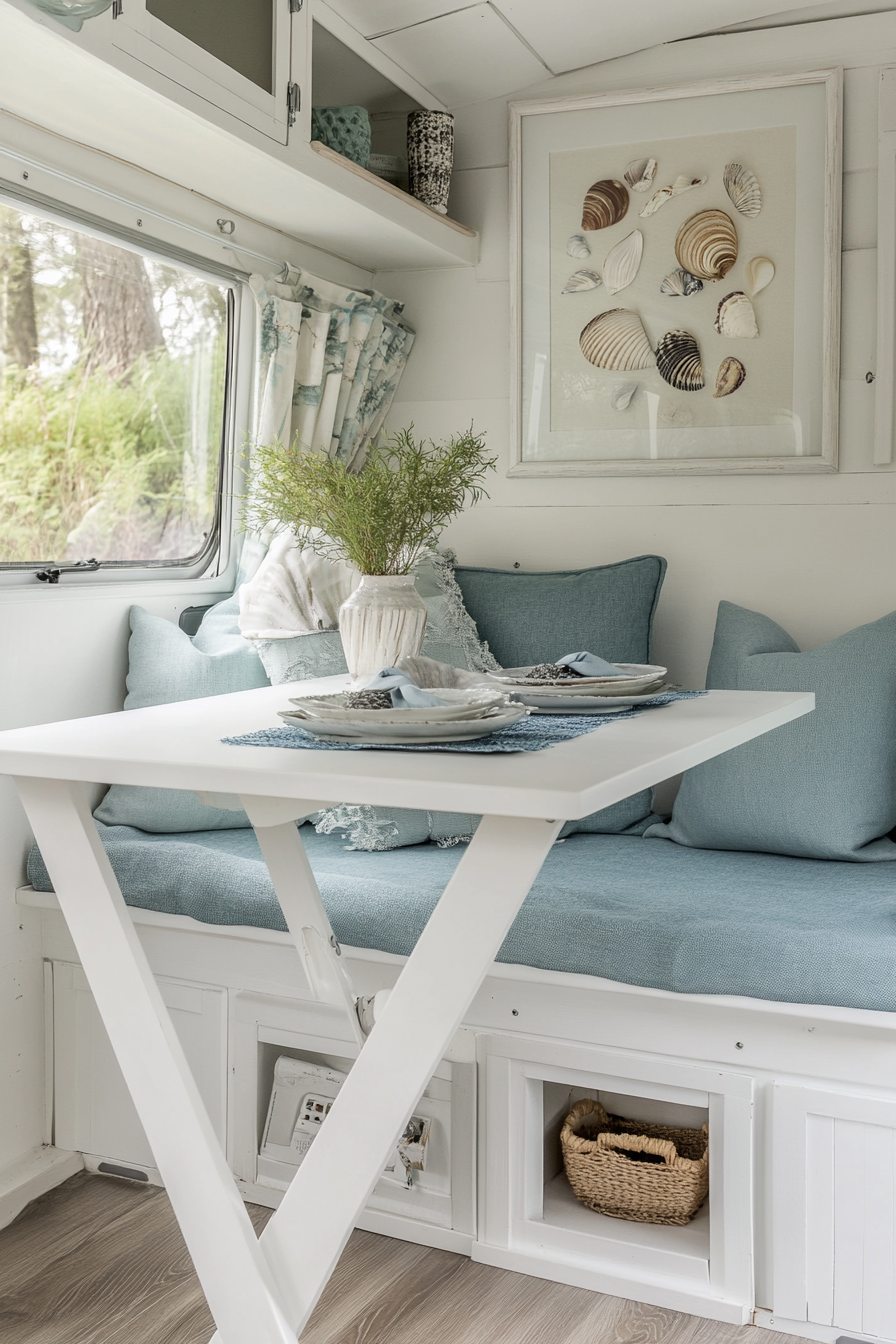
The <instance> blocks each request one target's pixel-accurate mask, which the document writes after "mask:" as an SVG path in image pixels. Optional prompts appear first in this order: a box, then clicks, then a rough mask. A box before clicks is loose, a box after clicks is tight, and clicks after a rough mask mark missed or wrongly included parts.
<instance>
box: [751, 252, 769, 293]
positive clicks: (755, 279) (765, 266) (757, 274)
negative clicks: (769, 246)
mask: <svg viewBox="0 0 896 1344" xmlns="http://www.w3.org/2000/svg"><path fill="white" fill-rule="evenodd" d="M774 278H775V263H774V262H773V261H769V259H768V257H752V258H751V259H750V261H748V262H747V288H748V289H749V291H750V295H751V297H752V298H754V299H755V297H756V295H757V294H758V293H759V292H760V291H761V290H763V289H765V287H766V285H770V284H771V282H772V281H773V280H774Z"/></svg>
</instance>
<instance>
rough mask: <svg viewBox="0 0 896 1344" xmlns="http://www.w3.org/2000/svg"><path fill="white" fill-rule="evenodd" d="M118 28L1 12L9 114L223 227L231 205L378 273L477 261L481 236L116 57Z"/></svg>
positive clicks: (0, 56)
mask: <svg viewBox="0 0 896 1344" xmlns="http://www.w3.org/2000/svg"><path fill="white" fill-rule="evenodd" d="M111 24H112V19H111V11H107V13H106V14H105V15H102V16H100V17H99V18H97V19H92V20H90V21H89V22H87V23H85V25H84V28H83V29H82V32H81V33H80V34H72V33H68V32H67V31H66V30H64V29H62V28H60V27H59V26H58V25H57V24H55V23H54V22H53V20H52V19H47V18H43V17H42V16H39V15H38V16H33V11H29V12H28V13H25V12H23V11H22V10H20V9H19V8H17V7H16V5H15V4H14V3H4V4H3V5H2V6H0V84H2V87H3V104H4V108H5V110H7V111H8V112H12V113H14V114H15V115H16V116H18V117H22V118H25V119H27V120H29V121H32V122H34V123H36V124H38V125H40V126H43V127H45V128H46V129H47V130H50V131H53V132H55V133H56V134H58V135H60V136H64V137H66V138H67V139H68V140H71V141H76V142H77V143H79V144H83V145H87V146H88V147H90V148H93V149H97V150H100V151H102V152H103V153H105V154H107V155H112V156H114V157H116V158H118V159H123V160H125V161H126V162H128V163H130V164H134V165H136V166H137V167H138V168H141V169H144V170H145V171H147V172H149V173H153V174H155V175H157V176H158V177H161V178H163V179H166V180H168V181H170V182H174V183H176V184H178V185H180V186H183V187H186V188H188V189H189V190H190V191H192V192H195V193H200V194H201V195H202V196H205V197H208V198H209V207H210V216H211V219H212V222H213V221H214V213H215V210H216V207H217V206H223V207H224V208H225V209H229V210H231V211H235V212H237V213H239V214H242V215H244V216H248V217H249V218H251V219H256V220H259V221H260V222H261V223H263V224H267V225H268V226H270V227H272V228H276V229H279V230H281V231H282V232H283V233H284V234H286V235H288V237H292V238H297V239H301V240H303V241H304V242H307V243H310V244H312V245H313V246H314V247H317V248H320V249H321V250H323V251H325V252H329V253H330V254H332V255H334V256H336V257H339V258H343V259H345V260H348V261H351V262H353V263H354V264H356V265H358V266H361V267H364V268H365V269H367V270H369V271H371V272H375V271H378V270H396V269H400V270H406V269H424V268H431V267H445V266H471V265H474V264H475V262H476V261H477V259H478V254H479V239H478V236H477V234H476V233H475V232H473V231H472V230H471V229H467V228H465V227H464V226H463V225H461V224H457V223H456V222H454V221H452V220H447V219H445V218H443V217H442V216H440V215H437V214H436V213H435V212H434V211H432V210H429V209H427V207H425V206H422V205H421V204H420V203H419V202H418V201H415V200H413V198H411V197H409V196H407V195H405V193H403V192H400V191H397V190H394V189H392V188H390V187H389V186H388V184H384V183H383V182H381V181H380V180H379V179H378V178H375V177H374V176H373V175H372V174H370V173H367V172H366V171H364V170H363V169H361V170H357V171H354V167H355V166H354V165H350V164H348V163H347V162H346V161H345V160H342V159H341V157H340V156H339V155H331V154H321V153H320V152H316V151H315V150H313V149H312V148H311V146H310V145H309V144H304V143H300V142H299V136H298V134H297V133H296V134H295V135H291V140H292V143H290V144H288V145H279V144H277V143H276V142H275V141H274V140H272V139H271V138H269V137H267V136H265V135H264V134H263V133H261V132H260V131H258V130H256V129H254V128H253V127H252V126H250V125H248V124H246V123H243V122H240V121H239V120H238V119H237V118H236V117H234V116H232V115H230V114H229V113H227V112H224V111H222V110H221V109H219V108H216V107H215V106H213V105H212V104H210V103H209V102H207V101H205V100H204V99H202V98H200V97H198V96H197V95H196V94H194V93H192V92H191V91H190V90H189V89H186V88H184V87H183V85H181V84H177V83H175V82H174V81H173V80H171V79H169V78H168V77H167V76H165V75H162V74H160V73H159V72H158V71H156V70H153V69H150V67H149V66H147V65H144V64H142V63H141V62H140V61H139V60H137V59H136V58H135V57H133V56H132V55H130V54H129V53H127V52H124V51H122V50H120V49H118V48H114V47H113V46H112V43H111V39H110V33H111ZM298 129H299V128H298V127H296V128H295V130H296V132H298ZM218 213H220V212H219V211H218ZM234 247H235V248H236V249H238V247H239V237H238V236H236V235H235V236H234Z"/></svg>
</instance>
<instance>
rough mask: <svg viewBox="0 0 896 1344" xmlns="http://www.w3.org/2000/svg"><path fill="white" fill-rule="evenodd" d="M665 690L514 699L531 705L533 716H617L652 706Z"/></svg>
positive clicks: (535, 693) (538, 694) (533, 695)
mask: <svg viewBox="0 0 896 1344" xmlns="http://www.w3.org/2000/svg"><path fill="white" fill-rule="evenodd" d="M665 690H668V687H666V688H664V690H661V691H651V692H650V694H649V695H575V696H569V697H568V698H563V697H561V696H557V695H544V694H542V692H541V691H533V692H531V693H530V694H524V693H523V692H522V691H520V692H519V693H518V694H516V695H515V697H514V698H515V699H516V700H518V701H519V703H520V704H522V705H531V706H532V711H533V713H535V714H619V713H621V711H622V710H625V709H633V708H636V707H637V706H638V705H649V704H652V703H653V701H654V700H656V699H657V698H658V697H659V696H660V695H662V694H664V692H665Z"/></svg>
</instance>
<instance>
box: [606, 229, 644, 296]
mask: <svg viewBox="0 0 896 1344" xmlns="http://www.w3.org/2000/svg"><path fill="white" fill-rule="evenodd" d="M643 251H644V235H643V233H642V232H641V230H640V229H635V230H634V231H633V232H632V233H630V234H629V235H628V237H627V238H623V240H622V242H621V243H617V244H616V246H615V247H614V248H611V249H610V251H609V252H608V253H607V257H606V260H605V262H604V284H605V285H606V287H607V289H608V290H609V291H610V293H611V294H618V293H619V291H620V289H625V287H626V286H627V285H630V284H631V282H632V281H633V280H634V278H635V276H636V275H637V274H638V268H639V266H640V265H641V254H642V253H643Z"/></svg>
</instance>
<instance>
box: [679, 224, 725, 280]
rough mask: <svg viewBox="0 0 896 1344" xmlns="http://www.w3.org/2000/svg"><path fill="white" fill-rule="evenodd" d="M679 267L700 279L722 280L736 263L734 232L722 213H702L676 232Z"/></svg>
mask: <svg viewBox="0 0 896 1344" xmlns="http://www.w3.org/2000/svg"><path fill="white" fill-rule="evenodd" d="M675 256H676V258H677V260H678V264H679V266H681V267H682V269H683V270H685V271H690V273H691V275H695V276H697V278H698V279H699V280H721V279H722V277H723V276H724V275H727V274H728V272H729V271H730V270H731V267H732V266H733V265H734V263H735V262H736V261H737V229H736V228H735V227H734V222H733V220H732V219H731V217H730V216H729V215H726V214H725V211H724V210H701V211H700V212H699V214H696V215H691V217H690V219H686V220H685V222H684V223H683V224H682V226H681V228H680V229H679V230H678V235H677V237H676V239H675Z"/></svg>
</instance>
